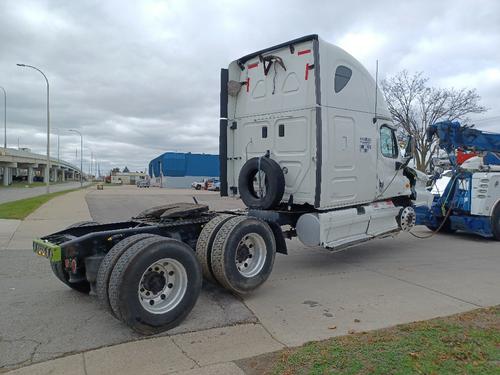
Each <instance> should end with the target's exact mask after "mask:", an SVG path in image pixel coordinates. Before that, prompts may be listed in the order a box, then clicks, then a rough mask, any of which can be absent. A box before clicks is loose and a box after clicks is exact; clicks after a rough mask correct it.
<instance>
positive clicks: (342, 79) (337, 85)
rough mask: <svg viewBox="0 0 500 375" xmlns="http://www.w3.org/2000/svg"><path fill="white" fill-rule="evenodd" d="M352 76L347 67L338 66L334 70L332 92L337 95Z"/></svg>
mask: <svg viewBox="0 0 500 375" xmlns="http://www.w3.org/2000/svg"><path fill="white" fill-rule="evenodd" d="M351 76H352V70H351V69H349V68H348V67H347V66H344V65H339V66H337V69H336V70H335V80H334V85H333V86H334V87H333V88H334V90H335V93H339V92H340V91H341V90H342V89H343V88H344V87H345V86H346V85H347V83H348V82H349V80H350V79H351Z"/></svg>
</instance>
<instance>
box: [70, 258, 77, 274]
mask: <svg viewBox="0 0 500 375" xmlns="http://www.w3.org/2000/svg"><path fill="white" fill-rule="evenodd" d="M71 272H73V273H76V259H73V260H72V261H71Z"/></svg>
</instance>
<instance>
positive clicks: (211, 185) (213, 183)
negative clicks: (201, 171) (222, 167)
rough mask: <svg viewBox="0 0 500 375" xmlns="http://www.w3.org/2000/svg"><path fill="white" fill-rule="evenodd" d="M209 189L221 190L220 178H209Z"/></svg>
mask: <svg viewBox="0 0 500 375" xmlns="http://www.w3.org/2000/svg"><path fill="white" fill-rule="evenodd" d="M208 190H210V191H220V180H219V179H218V178H214V179H213V180H211V182H210V180H209V183H208Z"/></svg>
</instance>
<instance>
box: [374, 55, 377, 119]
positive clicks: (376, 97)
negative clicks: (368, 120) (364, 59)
mask: <svg viewBox="0 0 500 375" xmlns="http://www.w3.org/2000/svg"><path fill="white" fill-rule="evenodd" d="M377 99H378V59H377V62H376V63H375V111H374V112H375V117H374V118H373V123H374V124H375V123H376V122H377V104H378V103H377Z"/></svg>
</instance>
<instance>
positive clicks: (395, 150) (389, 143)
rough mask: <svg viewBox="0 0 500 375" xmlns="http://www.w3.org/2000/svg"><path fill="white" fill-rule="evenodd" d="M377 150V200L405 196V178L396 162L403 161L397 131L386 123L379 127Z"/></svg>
mask: <svg viewBox="0 0 500 375" xmlns="http://www.w3.org/2000/svg"><path fill="white" fill-rule="evenodd" d="M377 148H378V150H377V158H378V161H377V181H376V184H377V187H376V191H377V197H376V200H381V199H384V198H388V197H393V196H398V195H401V194H403V192H404V188H405V186H404V185H405V184H404V180H405V178H404V176H403V172H402V171H399V172H397V168H396V162H398V161H401V160H400V159H401V157H400V152H399V144H398V140H397V137H396V131H395V130H394V128H393V127H392V126H391V125H389V124H388V123H386V122H382V123H381V124H380V126H379V134H378V147H377Z"/></svg>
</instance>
